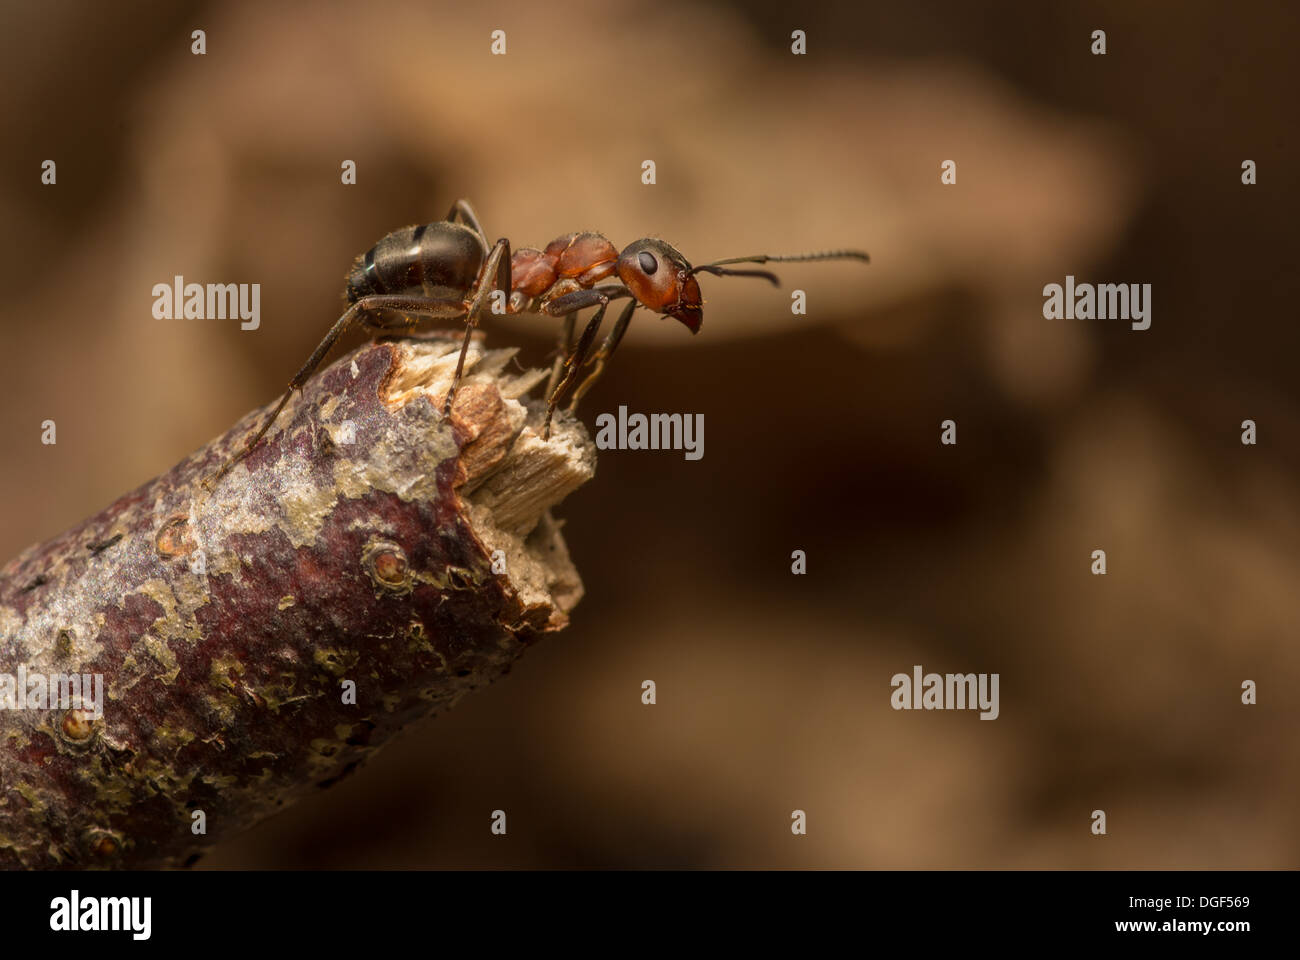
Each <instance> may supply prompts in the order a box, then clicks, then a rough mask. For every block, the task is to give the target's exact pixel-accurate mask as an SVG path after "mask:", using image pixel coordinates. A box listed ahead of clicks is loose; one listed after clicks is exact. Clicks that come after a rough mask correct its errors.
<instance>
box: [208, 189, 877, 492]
mask: <svg viewBox="0 0 1300 960" xmlns="http://www.w3.org/2000/svg"><path fill="white" fill-rule="evenodd" d="M845 259H852V260H862V261H867V260H869V257H868V256H867V255H866V254H865V253H863V252H862V251H860V250H829V251H826V252H822V253H805V254H797V255H790V256H774V255H769V254H758V255H756V256H752V257H733V258H731V259H729V260H715V261H714V262H713V263H706V264H701V265H700V266H696V267H693V266H691V265H690V263H689V262H688V261H687V260H686V258H685V257H684V256H682V255H681V253H679V252H678V251H677V250H676V249H675V248H673V247H672V246H670V245H669V244H667V243H665V242H664V241H663V240H658V239H655V238H653V237H645V238H643V239H641V240H637V241H635V242H633V243H631V244H630V245H628V246H627V247H625V248H624V249H623V251H622V253H620V252H619V251H618V250H617V249H616V248H615V247H614V245H613V244H612V243H610V242H609V240H607V239H606V238H605V237H603V236H602V235H600V234H599V233H566V234H564V235H563V236H561V237H557V238H556V239H554V240H552V241H551V242H550V243H549V244H547V245H546V249H545V250H535V249H532V248H531V247H525V248H524V249H521V250H516V251H515V252H514V254H513V255H511V252H510V241H509V240H507V239H506V238H504V237H502V238H501V239H500V240H498V241H497V242H496V243H495V244H489V243H488V239H487V234H486V233H484V232H483V228H482V227H481V226H480V225H479V222H478V217H477V216H475V214H474V209H473V208H472V207H471V206H470V205H469V201H467V200H457V201H456V202H455V203H454V204H452V207H451V210H450V211H448V213H447V217H446V219H444V220H441V221H439V222H437V223H426V224H424V225H422V226H410V227H403V228H402V229H400V230H394V231H393V232H392V233H390V234H388V236H386V237H384V238H383V239H382V240H380V241H379V242H378V243H376V244H375V245H374V246H373V247H371V248H370V249H369V250H367V251H366V252H365V253H363V254H361V255H360V256H359V257H357V258H356V260H355V261H353V263H352V269H351V270H349V271H348V276H347V289H346V293H345V296H346V298H347V302H348V308H347V310H346V311H345V312H344V314H343V316H341V317H339V319H338V320H337V321H336V322H335V324H334V326H332V327H331V328H330V330H329V333H327V334H325V339H323V340H322V341H321V342H320V344H319V345H318V346H317V347H316V349H315V350H314V351H313V352H312V355H311V356H310V357H308V358H307V362H306V363H304V364H303V365H302V369H301V370H299V371H298V372H297V373H296V374H294V376H293V379H292V380H290V381H289V388H288V389H287V390H286V391H285V393H284V396H283V397H281V398H280V402H279V403H278V404H277V405H276V407H275V409H274V410H273V411H272V412H271V414H270V416H268V417H267V418H266V420H265V421H264V422H263V423H262V425H261V427H260V428H259V429H258V431H257V433H256V434H255V435H254V436H253V438H252V439H251V440H249V441H248V443H247V444H246V445H245V446H244V449H243V450H241V451H240V452H239V453H237V454H235V455H234V456H232V457H231V458H230V459H229V460H227V461H226V463H225V465H224V466H223V467H222V468H221V469H220V471H218V472H217V473H216V474H215V475H214V476H213V477H212V479H211V480H210V481H209V482H208V485H209V486H210V485H211V484H213V483H215V482H216V481H218V480H220V479H221V478H222V477H224V476H225V475H226V474H227V473H228V472H229V471H230V469H231V468H232V467H234V466H235V464H237V463H239V461H241V460H243V459H244V457H246V456H248V455H249V453H251V452H252V451H253V449H254V448H255V447H256V446H257V444H258V442H259V441H260V440H261V439H262V437H263V436H265V435H266V432H267V431H268V430H269V429H271V425H272V424H274V423H275V421H276V418H277V417H279V415H280V411H281V410H283V409H284V405H285V404H286V403H288V402H289V398H290V397H291V396H292V395H293V392H294V391H295V390H298V389H300V388H301V387H302V386H303V384H305V383H306V382H307V380H308V379H309V378H310V377H311V375H312V374H313V373H314V372H315V370H316V368H317V367H319V366H320V364H321V361H322V360H324V359H325V355H326V354H327V353H329V351H330V349H331V348H332V347H333V346H334V344H335V342H336V341H337V340H338V339H339V337H340V336H342V335H343V333H344V332H345V331H346V330H347V329H348V327H349V326H351V325H352V323H353V322H354V321H360V322H361V323H364V324H366V325H367V326H369V327H372V328H374V329H376V330H395V329H404V328H408V327H411V326H414V325H415V324H417V323H419V322H420V319H421V318H432V319H439V320H459V319H463V320H464V321H465V339H464V341H463V342H462V343H461V348H460V358H459V359H458V360H457V362H456V374H455V376H454V377H453V378H452V382H451V387H450V389H448V391H447V398H446V401H445V402H444V404H443V410H442V413H443V416H444V417H450V415H451V404H452V400H453V399H454V397H455V394H456V387H457V385H458V384H459V383H460V379H461V375H462V373H463V372H464V369H465V355H466V353H467V352H468V350H469V344H470V335H471V334H472V333H473V330H474V328H475V327H476V326H477V325H478V322H479V318H480V316H481V315H482V313H483V311H484V308H485V305H486V304H487V303H488V301H489V300H490V299H495V300H496V304H497V305H495V306H493V307H492V308H491V312H494V313H512V314H513V313H533V314H540V315H545V316H549V317H560V318H563V320H564V327H563V330H562V332H561V334H560V349H559V354H558V356H557V357H556V360H555V365H554V367H553V368H552V370H551V377H550V382H549V384H548V385H547V395H548V396H547V404H546V425H545V427H544V429H543V434H542V436H543V439H549V438H550V435H551V418H552V417H553V416H554V414H555V408H556V407H557V406H559V405H560V404H561V403H562V402H563V401H564V400H565V399H569V400H570V404H569V411H570V412H572V411H573V410H574V409H575V408H576V407H577V405H578V401H579V400H581V399H582V397H583V396H584V395H585V394H586V393H587V391H588V390H590V389H591V387H592V385H593V384H594V383H595V382H596V381H597V380H598V379H599V378H600V375H601V374H602V373H604V371H605V365H606V364H607V363H608V362H609V358H610V356H611V355H612V354H613V353H614V351H615V349H617V348H618V345H619V343H620V342H621V341H622V339H623V334H624V333H626V332H627V326H628V323H629V322H630V321H631V319H632V312H633V311H634V310H635V309H636V308H637V307H645V308H646V309H648V310H653V311H654V312H655V313H658V314H661V315H663V316H668V317H673V318H675V319H677V320H680V321H681V322H682V323H683V324H685V326H686V328H687V329H688V330H690V331H691V333H698V332H699V330H700V324H701V322H702V321H703V319H704V310H703V303H704V301H703V300H702V299H701V297H700V285H699V282H698V281H697V280H696V279H695V274H697V273H711V274H713V275H715V276H719V277H761V278H763V279H765V280H769V281H771V283H772V284H773V286H779V285H780V281H778V280H777V278H776V275H775V274H773V273H770V272H769V271H767V270H733V269H729V267H728V265H729V264H734V263H768V262H769V261H807V260H845ZM615 275H617V282H616V283H609V284H604V285H601V286H597V285H596V284H597V283H599V282H600V281H601V280H605V279H607V278H609V277H613V276H615ZM507 295H508V298H507ZM625 297H626V298H630V301H631V302H630V303H628V305H627V306H626V307H624V308H623V312H622V313H621V314H620V315H619V318H618V321H617V322H616V323H615V324H614V327H613V329H612V330H611V331H610V332H609V334H608V336H606V337H605V340H604V342H602V343H601V345H600V347H599V348H598V349H597V350H596V351H595V353H594V354H592V355H591V356H590V357H588V353H589V352H590V351H591V346H592V344H593V343H594V342H595V339H596V334H597V333H598V332H599V330H600V324H601V321H602V320H603V319H604V318H605V308H606V307H608V306H609V302H610V301H611V300H617V299H621V298H625ZM587 307H597V308H598V309H597V310H596V313H595V314H594V315H593V316H592V318H591V319H590V320H589V321H588V322H587V325H586V327H585V328H584V329H583V331H582V334H581V336H579V337H578V339H577V341H576V342H574V339H573V333H574V329H575V324H576V320H577V313H578V311H579V310H584V309H586V308H587ZM587 367H590V368H591V369H590V373H588V374H587V376H586V377H585V378H584V379H583V381H582V382H581V383H580V384H578V383H577V378H578V376H579V375H580V374H581V372H582V371H583V370H584V369H586V368H587ZM575 384H577V385H576V387H575ZM570 394H572V396H571V397H570Z"/></svg>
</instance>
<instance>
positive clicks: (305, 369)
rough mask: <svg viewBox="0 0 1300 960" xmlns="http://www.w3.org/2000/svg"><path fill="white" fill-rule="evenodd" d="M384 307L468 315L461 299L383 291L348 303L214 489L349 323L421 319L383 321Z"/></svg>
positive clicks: (388, 326) (378, 325) (407, 321)
mask: <svg viewBox="0 0 1300 960" xmlns="http://www.w3.org/2000/svg"><path fill="white" fill-rule="evenodd" d="M384 310H388V311H395V312H400V313H402V314H415V315H418V316H423V317H459V316H463V315H464V313H465V305H464V304H463V303H462V302H461V301H459V300H432V299H429V298H427V297H395V296H385V295H382V294H381V295H375V296H369V297H362V298H361V299H360V300H358V301H357V302H356V303H354V304H352V305H351V306H350V307H348V308H347V310H346V311H344V313H343V316H341V317H339V318H338V320H336V321H335V322H334V326H332V327H330V329H329V332H328V333H327V334H325V339H323V340H321V342H320V343H319V344H317V346H316V349H315V350H313V351H312V354H311V356H310V357H308V358H307V362H306V363H304V364H303V365H302V368H301V369H299V371H298V372H297V373H295V374H294V375H293V379H292V380H290V381H289V388H288V389H287V390H285V392H284V396H282V397H281V398H280V402H279V403H277V404H276V405H275V409H274V410H272V411H271V413H270V415H269V416H268V417H267V418H266V419H265V420H264V421H263V422H262V425H261V427H259V428H258V430H257V433H255V434H254V435H253V438H252V439H251V440H249V441H248V442H247V443H246V444H245V445H244V449H242V450H240V451H239V452H238V453H236V454H235V455H233V456H232V457H230V458H229V459H228V460H226V462H225V463H224V464H222V466H221V469H220V470H218V471H217V472H216V473H215V474H213V475H212V476H210V477H208V478H207V479H206V480H204V481H203V485H204V486H205V487H207V488H209V489H211V488H212V486H213V485H214V484H215V483H216V482H217V481H218V480H220V479H221V478H222V477H224V476H225V475H226V474H227V473H229V472H230V470H231V468H232V467H234V466H235V464H237V463H239V461H241V460H243V459H244V458H245V457H246V456H248V455H249V454H250V453H252V452H253V448H254V447H256V446H257V444H258V442H259V441H261V439H262V437H264V436H266V432H267V431H268V430H270V429H271V426H272V425H273V424H274V423H275V421H276V419H277V418H278V417H279V416H280V411H281V410H283V409H284V406H285V404H287V403H288V402H289V398H290V397H291V396H293V392H294V391H295V390H299V389H301V388H302V386H303V384H305V383H306V382H307V381H308V379H310V377H311V375H312V374H313V373H315V371H316V368H317V367H319V366H320V364H321V361H322V360H324V359H325V355H326V354H328V353H329V352H330V350H331V349H333V347H334V344H335V343H337V342H338V339H339V337H341V336H343V334H344V333H345V332H346V331H347V329H348V327H350V326H351V325H352V323H353V322H354V321H357V320H360V321H361V322H362V323H364V324H365V325H366V326H368V327H373V328H374V329H377V330H393V329H400V328H402V327H409V326H411V325H413V324H415V323H417V322H418V321H417V320H415V319H413V318H412V317H411V316H403V318H402V322H400V323H390V322H385V321H383V320H382V319H381V318H380V316H379V315H378V314H377V313H375V314H372V313H371V311H384Z"/></svg>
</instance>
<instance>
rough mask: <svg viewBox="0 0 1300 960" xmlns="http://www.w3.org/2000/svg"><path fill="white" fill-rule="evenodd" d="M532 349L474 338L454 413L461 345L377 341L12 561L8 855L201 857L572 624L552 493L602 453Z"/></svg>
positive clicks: (576, 590) (584, 476)
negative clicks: (259, 429)
mask: <svg viewBox="0 0 1300 960" xmlns="http://www.w3.org/2000/svg"><path fill="white" fill-rule="evenodd" d="M512 355H513V351H508V350H498V351H492V352H487V353H481V352H479V351H478V350H475V351H474V352H473V353H472V354H471V363H472V366H471V368H470V375H469V376H468V377H467V379H466V380H465V381H464V382H463V384H462V385H461V388H460V390H459V391H458V393H457V396H456V406H455V410H454V412H453V416H452V420H451V422H450V423H449V422H447V421H444V420H443V419H442V417H441V415H440V410H441V398H442V397H443V396H444V395H445V392H446V388H447V385H448V384H449V382H450V375H451V372H452V370H453V369H454V365H455V360H456V349H455V345H454V344H453V343H451V342H449V341H445V340H420V341H415V340H402V341H386V342H379V343H372V344H370V345H368V346H366V347H363V348H361V349H360V350H358V351H356V352H355V353H353V354H351V355H349V356H347V357H344V358H343V359H342V360H340V361H338V362H337V363H335V364H334V365H333V366H331V367H330V368H329V369H327V370H325V371H323V372H321V373H319V374H317V376H315V377H314V378H313V379H312V380H311V381H310V382H309V383H308V384H307V386H306V387H305V388H304V390H303V392H302V394H301V395H299V396H296V397H295V398H294V400H293V401H292V403H291V405H290V407H289V408H288V409H287V411H286V414H285V415H284V417H283V418H282V421H281V423H280V424H278V425H277V429H276V430H275V431H273V432H272V433H270V434H269V435H268V436H267V437H266V438H265V439H264V440H263V441H262V443H261V444H260V445H259V446H258V447H257V448H256V449H255V450H254V451H253V452H252V454H251V455H249V456H248V457H247V459H245V460H244V461H243V462H242V463H240V464H239V465H238V466H237V467H236V468H235V469H234V470H232V471H231V472H230V473H229V474H228V475H227V476H226V477H225V478H223V479H222V480H221V481H220V483H218V484H216V485H215V486H214V487H213V489H211V490H208V489H206V488H204V487H203V485H202V480H203V478H205V477H207V476H209V475H211V474H212V473H214V471H215V470H216V469H217V468H218V467H219V466H220V465H221V463H223V462H224V460H225V458H226V457H227V456H228V455H229V453H230V452H231V451H232V450H233V449H236V445H237V444H240V443H242V442H243V441H244V439H245V438H246V437H247V436H248V435H249V433H250V431H251V430H252V429H253V428H254V427H255V426H256V425H257V424H258V423H259V422H260V420H259V418H260V417H261V416H263V415H264V414H265V410H262V411H256V412H254V413H253V414H251V415H250V416H249V417H246V418H245V419H244V420H243V421H241V422H240V423H239V424H237V425H236V426H235V427H234V428H233V429H232V430H231V431H229V432H228V433H226V434H225V435H224V436H222V437H220V438H218V439H217V440H215V441H213V442H212V443H210V444H209V445H208V446H206V447H204V448H203V449H202V450H200V451H198V452H197V453H196V454H194V455H193V456H191V457H190V458H189V459H187V460H185V461H184V462H182V463H180V464H178V465H177V466H176V467H175V468H174V469H172V470H171V471H169V472H167V473H165V474H163V475H162V476H160V477H158V478H156V479H154V480H152V481H150V482H149V483H146V484H145V485H144V486H142V487H140V488H139V489H138V490H136V491H135V492H133V493H130V494H127V495H126V496H124V497H122V498H121V499H119V500H118V501H117V502H116V503H114V504H113V505H112V506H110V507H108V508H107V509H105V510H104V511H102V512H101V513H99V514H97V515H96V516H94V517H92V518H90V519H89V520H87V521H86V522H84V523H82V524H81V525H79V526H77V527H76V528H74V529H72V530H69V531H68V532H66V533H64V534H63V535H61V536H59V537H56V538H54V539H52V540H50V541H48V542H46V543H43V544H39V545H37V546H34V547H30V548H28V549H27V550H25V551H24V552H23V553H22V554H21V555H20V556H19V557H18V558H17V559H16V560H14V561H12V562H10V563H9V564H7V565H5V566H4V568H3V569H2V570H0V865H3V866H7V867H19V868H50V867H79V866H93V865H102V866H116V867H121V866H129V867H146V866H159V865H178V864H186V863H190V862H193V860H195V859H197V857H198V855H199V853H200V852H201V851H202V850H203V849H204V848H205V847H207V846H209V845H211V844H212V843H215V842H216V841H217V840H219V839H221V838H222V837H225V836H228V835H230V834H232V833H235V832H237V831H239V830H242V829H244V828H246V827H248V826H250V825H251V824H253V823H255V822H257V821H258V820H261V819H262V818H264V817H266V816H268V815H269V814H272V813H274V812H276V811H277V810H279V809H282V808H283V807H284V806H286V805H287V804H289V803H291V802H293V800H294V799H296V798H297V797H300V796H301V795H303V794H304V793H305V792H307V791H310V790H312V789H315V788H317V787H324V786H328V785H330V784H332V783H334V782H336V781H337V780H338V779H340V778H341V777H343V776H345V775H346V774H348V773H349V772H351V771H352V770H353V769H355V768H356V767H357V765H358V764H360V763H361V762H362V761H364V760H365V759H366V757H368V756H369V755H370V754H371V753H373V752H374V751H375V749H377V748H378V747H379V746H380V745H381V744H383V743H384V742H385V741H386V740H388V739H389V738H390V737H391V736H392V735H393V734H394V733H395V732H396V731H397V730H399V729H400V728H402V727H403V726H405V725H406V724H408V723H410V722H411V721H413V720H417V719H419V718H421V717H424V716H426V715H429V714H434V713H437V712H439V711H442V710H446V709H447V708H449V707H450V706H452V705H453V704H454V703H455V702H456V700H457V699H458V698H459V697H460V696H461V695H462V694H464V693H465V692H467V691H469V690H472V689H474V688H475V687H478V686H482V685H483V684H485V683H488V682H490V681H492V680H494V679H496V678H497V677H499V676H501V675H502V674H504V673H505V672H507V671H508V669H509V668H510V665H511V663H512V662H513V661H514V660H515V659H516V658H517V657H518V656H520V654H521V653H522V652H523V650H524V648H525V646H526V645H527V644H528V643H530V642H531V641H533V640H535V639H536V638H537V637H539V636H540V635H541V634H543V633H546V632H549V631H554V630H559V629H561V628H562V627H564V626H565V625H566V623H567V622H568V613H569V611H570V610H571V609H572V608H573V606H574V604H576V603H577V601H578V600H579V598H580V597H581V595H582V585H581V581H580V580H579V578H578V575H577V572H576V571H575V570H574V568H573V566H572V565H571V564H570V562H569V559H568V554H567V551H566V550H565V546H564V542H563V540H562V539H561V537H560V535H559V533H558V530H557V525H556V524H555V523H554V522H553V521H552V519H551V517H550V515H549V512H548V509H549V507H551V506H552V505H554V504H556V503H558V502H559V501H560V500H562V499H563V498H564V497H565V496H567V495H568V494H569V493H570V492H572V491H573V490H574V489H576V488H577V487H578V486H580V485H581V484H583V483H585V482H586V481H587V480H588V479H590V478H591V476H592V475H593V473H594V470H595V455H594V451H593V449H592V447H591V444H590V441H589V440H588V438H587V436H586V434H585V432H584V431H583V430H582V429H581V427H579V426H577V425H575V424H574V423H572V422H565V423H562V424H560V425H559V428H558V430H556V431H555V432H553V433H552V437H551V440H550V442H548V443H544V442H542V440H541V439H540V436H539V432H538V430H536V429H535V426H539V425H540V414H541V407H540V404H539V403H538V402H537V401H525V400H524V399H523V398H524V396H525V394H527V392H528V391H529V390H531V389H532V388H533V387H534V386H535V385H536V384H537V383H538V382H539V381H540V380H541V379H543V378H544V377H545V374H544V373H543V372H540V371H532V372H527V373H524V374H521V375H511V374H509V373H507V372H506V370H505V368H506V364H507V362H508V361H509V360H510V358H511V357H512ZM6 664H8V666H6ZM4 671H8V673H7V674H6V673H4ZM20 674H21V675H22V676H20ZM73 674H75V675H77V677H78V678H79V679H80V678H82V677H86V678H87V679H88V680H89V682H88V683H86V684H85V685H84V687H83V689H82V690H81V691H80V693H81V698H80V699H77V697H76V691H73V690H70V688H69V687H68V686H67V684H66V682H65V684H64V686H63V687H62V689H61V690H57V689H56V694H55V698H54V700H55V701H56V702H54V703H51V702H50V700H49V698H48V696H46V697H45V699H44V706H46V707H53V709H41V706H42V704H41V703H40V702H38V701H36V700H34V699H33V698H34V697H36V695H37V693H38V692H39V691H40V690H41V688H42V684H44V685H45V689H46V690H48V687H49V683H50V682H51V680H52V679H53V678H56V677H58V676H59V675H62V676H63V677H65V678H66V677H67V676H68V675H73ZM94 675H100V676H101V677H102V684H103V692H104V695H103V697H102V698H101V699H100V702H99V703H96V702H95V701H96V695H95V682H94V680H93V677H94ZM6 676H8V677H9V679H8V680H6ZM20 680H21V681H23V682H22V683H21V684H20V682H19V681H20ZM20 687H25V688H26V689H20ZM60 695H62V698H63V699H62V700H61V701H60V700H59V697H60ZM101 710H102V714H101V713H100V711H101ZM97 714H100V715H97ZM200 828H202V832H200Z"/></svg>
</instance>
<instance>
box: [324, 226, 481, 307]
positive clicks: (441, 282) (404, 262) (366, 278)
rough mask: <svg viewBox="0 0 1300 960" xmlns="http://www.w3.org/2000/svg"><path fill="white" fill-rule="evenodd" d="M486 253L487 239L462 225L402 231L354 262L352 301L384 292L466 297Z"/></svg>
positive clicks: (349, 291) (349, 296) (350, 284)
mask: <svg viewBox="0 0 1300 960" xmlns="http://www.w3.org/2000/svg"><path fill="white" fill-rule="evenodd" d="M487 252H488V250H487V245H486V244H485V243H484V242H483V239H482V238H481V237H480V236H479V235H478V234H477V233H475V232H474V231H473V230H471V229H469V228H468V227H466V226H465V225H463V224H460V223H450V222H447V221H443V222H441V223H425V224H420V225H419V226H414V225H413V226H409V227H402V229H400V230H394V231H393V232H392V233H390V234H388V236H386V237H384V238H383V239H382V240H380V241H379V242H378V243H376V244H375V245H374V246H373V247H371V248H370V249H369V250H367V251H366V252H365V253H363V254H361V255H360V256H359V257H357V258H356V259H355V260H354V261H352V269H350V270H349V271H348V280H347V293H346V296H347V300H348V303H356V302H357V301H358V300H360V299H361V298H362V297H370V296H376V295H383V294H387V295H393V296H423V297H429V298H431V299H445V298H451V297H463V296H464V294H465V291H466V290H468V289H470V288H472V287H473V286H474V282H475V281H476V280H477V279H478V275H479V270H480V269H482V267H483V259H484V258H485V257H486V256H487Z"/></svg>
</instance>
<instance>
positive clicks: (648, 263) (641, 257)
mask: <svg viewBox="0 0 1300 960" xmlns="http://www.w3.org/2000/svg"><path fill="white" fill-rule="evenodd" d="M637 262H638V263H640V264H641V269H642V270H643V271H645V274H646V276H653V275H654V272H655V271H656V270H658V269H659V261H658V260H656V259H655V258H654V254H652V253H646V252H645V251H644V250H642V251H641V252H640V253H639V254H637Z"/></svg>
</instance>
